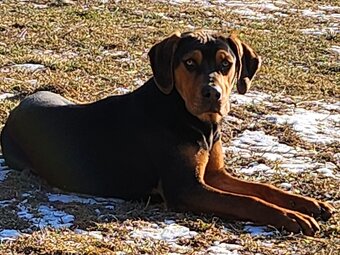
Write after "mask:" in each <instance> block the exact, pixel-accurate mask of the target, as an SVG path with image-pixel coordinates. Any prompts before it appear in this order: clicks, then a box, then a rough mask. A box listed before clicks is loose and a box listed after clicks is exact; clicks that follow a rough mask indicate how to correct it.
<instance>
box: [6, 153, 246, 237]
mask: <svg viewBox="0 0 340 255" xmlns="http://www.w3.org/2000/svg"><path fill="white" fill-rule="evenodd" d="M0 159H1V156H0ZM0 164H1V168H0V219H3V220H0V229H14V230H18V231H19V232H21V233H28V234H30V233H32V232H33V231H38V230H43V229H44V228H52V229H59V228H67V229H70V230H79V229H80V230H86V231H92V230H95V231H96V230H102V229H103V228H105V227H103V226H107V224H113V225H122V224H124V223H125V222H132V221H135V222H144V223H147V224H151V225H152V224H158V225H162V224H164V223H165V222H174V223H176V224H179V225H181V226H183V227H188V228H189V229H190V230H191V231H197V232H202V231H205V230H206V229H207V228H208V227H209V226H214V227H216V228H225V227H228V226H231V225H232V227H231V229H234V230H235V229H238V230H241V229H242V226H241V224H240V223H229V222H227V221H223V220H221V219H219V218H216V217H213V216H211V215H194V214H191V213H177V212H173V211H170V210H167V208H166V207H165V204H164V203H163V201H162V200H161V198H160V197H158V196H151V197H148V198H145V199H143V200H140V201H123V200H120V199H115V198H101V197H93V196H86V195H79V194H74V193H68V192H65V191H61V190H59V189H56V188H53V187H51V186H50V185H48V184H47V183H46V182H45V181H44V180H43V179H41V178H40V177H39V176H36V175H34V174H33V173H32V172H30V171H16V170H11V169H9V168H7V167H6V166H5V163H4V161H3V160H0ZM4 219H7V220H4ZM144 223H143V224H144Z"/></svg>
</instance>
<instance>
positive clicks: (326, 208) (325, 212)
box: [317, 201, 335, 220]
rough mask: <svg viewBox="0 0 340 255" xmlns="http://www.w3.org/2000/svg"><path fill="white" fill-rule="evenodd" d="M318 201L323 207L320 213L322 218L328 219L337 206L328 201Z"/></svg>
mask: <svg viewBox="0 0 340 255" xmlns="http://www.w3.org/2000/svg"><path fill="white" fill-rule="evenodd" d="M317 202H318V204H319V206H320V208H321V214H320V217H321V219H322V220H328V219H329V218H330V217H331V216H332V214H333V213H334V211H335V208H334V207H333V206H332V205H330V204H328V203H325V202H321V201H317Z"/></svg>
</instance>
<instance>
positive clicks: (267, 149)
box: [226, 130, 340, 178]
mask: <svg viewBox="0 0 340 255" xmlns="http://www.w3.org/2000/svg"><path fill="white" fill-rule="evenodd" d="M231 145H232V146H230V147H227V148H226V151H227V152H231V153H233V154H237V155H240V156H242V157H244V158H253V157H254V156H260V157H263V158H266V159H267V160H270V161H274V162H278V166H279V167H281V168H283V169H284V170H286V171H290V172H293V173H299V172H303V171H305V170H308V171H311V170H314V171H315V172H316V173H320V174H325V175H326V176H328V177H333V178H340V174H339V173H336V171H335V170H336V168H337V167H336V166H335V165H334V164H333V163H331V162H327V163H319V162H314V161H312V159H311V158H310V157H308V152H307V151H305V150H303V149H299V148H293V147H291V146H288V145H286V144H282V143H279V142H278V138H277V137H274V136H270V135H266V134H265V133H264V132H263V131H249V130H245V131H244V132H243V133H242V134H241V135H240V136H238V137H237V138H236V139H234V140H233V141H232V144H231ZM240 171H241V172H242V173H244V174H247V175H253V174H255V173H261V174H264V175H268V174H269V175H270V174H273V173H274V171H273V170H272V169H271V168H270V167H267V166H266V165H263V164H257V163H254V164H252V165H249V166H248V167H246V168H241V169H240Z"/></svg>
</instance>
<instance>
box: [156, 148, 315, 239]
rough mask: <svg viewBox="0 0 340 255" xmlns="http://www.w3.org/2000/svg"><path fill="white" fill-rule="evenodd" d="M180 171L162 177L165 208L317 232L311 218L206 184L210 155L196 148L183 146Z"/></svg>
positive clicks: (293, 229) (291, 229)
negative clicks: (206, 170)
mask: <svg viewBox="0 0 340 255" xmlns="http://www.w3.org/2000/svg"><path fill="white" fill-rule="evenodd" d="M180 156H181V158H182V159H181V163H183V164H184V166H183V165H182V166H181V167H176V169H173V170H174V171H167V172H166V175H167V176H163V178H162V179H163V180H162V182H163V191H164V195H165V199H166V202H167V205H168V206H169V207H170V208H173V209H176V210H180V211H192V212H195V213H209V214H210V213H211V214H215V215H217V216H220V217H223V218H226V219H234V220H243V221H252V222H255V223H257V224H265V225H272V226H275V227H277V228H282V227H283V228H285V229H287V230H288V231H291V232H294V233H298V232H300V231H302V232H303V233H305V234H306V235H313V234H314V233H315V231H317V230H318V229H319V226H318V224H317V222H316V221H315V220H314V219H313V218H312V217H310V216H308V215H304V214H302V213H299V212H295V211H291V210H288V209H284V208H282V207H279V206H277V205H274V204H271V203H268V202H266V201H264V200H263V199H260V198H257V197H254V196H248V195H243V194H237V193H234V192H227V191H223V190H221V189H218V188H215V187H213V186H211V185H210V184H207V183H206V182H205V178H204V176H205V169H206V167H207V165H208V159H209V152H208V151H205V150H203V149H202V148H199V147H198V146H197V147H196V146H185V147H184V148H181V152H180Z"/></svg>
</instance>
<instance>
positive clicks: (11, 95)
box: [0, 93, 15, 101]
mask: <svg viewBox="0 0 340 255" xmlns="http://www.w3.org/2000/svg"><path fill="white" fill-rule="evenodd" d="M14 96H15V94H13V93H3V94H1V95H0V101H1V100H4V99H7V98H11V97H14Z"/></svg>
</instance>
